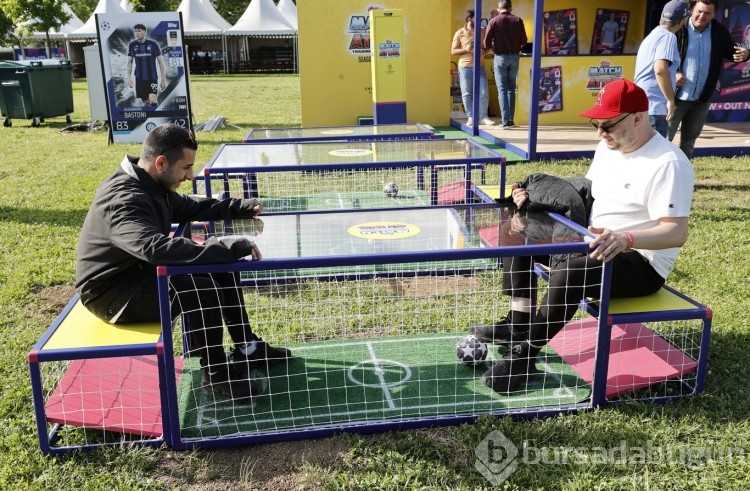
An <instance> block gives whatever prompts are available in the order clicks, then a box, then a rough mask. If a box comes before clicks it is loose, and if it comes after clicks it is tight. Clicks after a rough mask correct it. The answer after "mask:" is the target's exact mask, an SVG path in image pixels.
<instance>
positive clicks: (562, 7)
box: [297, 0, 647, 126]
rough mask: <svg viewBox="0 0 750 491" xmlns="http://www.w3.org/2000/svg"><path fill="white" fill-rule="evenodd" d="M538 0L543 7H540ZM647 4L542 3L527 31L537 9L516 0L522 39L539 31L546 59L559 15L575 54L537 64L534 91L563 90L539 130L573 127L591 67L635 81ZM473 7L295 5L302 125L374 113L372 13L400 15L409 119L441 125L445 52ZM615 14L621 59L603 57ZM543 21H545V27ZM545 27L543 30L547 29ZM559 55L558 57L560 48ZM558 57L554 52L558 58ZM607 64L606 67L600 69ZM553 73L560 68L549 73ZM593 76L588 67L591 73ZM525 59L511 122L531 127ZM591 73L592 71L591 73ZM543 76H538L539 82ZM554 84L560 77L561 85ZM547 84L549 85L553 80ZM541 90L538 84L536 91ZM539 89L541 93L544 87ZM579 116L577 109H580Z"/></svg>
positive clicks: (456, 3) (420, 2)
mask: <svg viewBox="0 0 750 491" xmlns="http://www.w3.org/2000/svg"><path fill="white" fill-rule="evenodd" d="M538 1H541V0H538ZM646 3H647V2H645V1H643V0H641V1H636V2H626V3H622V4H621V5H620V4H618V5H617V6H614V7H607V6H605V5H603V3H602V2H601V1H600V0H578V1H576V2H570V1H569V0H545V2H544V15H543V19H541V20H540V24H541V25H539V26H536V25H534V14H535V8H536V2H533V1H517V2H514V5H513V14H515V15H518V16H519V17H521V18H522V19H523V21H524V24H525V26H526V33H527V37H528V39H529V41H532V40H534V38H535V36H534V33H535V30H539V31H540V32H541V36H540V38H541V39H542V45H543V48H544V49H543V52H545V53H546V52H547V51H550V52H551V51H552V50H553V48H554V49H557V48H555V44H554V43H555V42H559V41H560V40H559V39H557V38H556V37H555V36H557V35H558V33H557V32H556V31H555V32H553V31H554V29H553V28H555V27H556V24H557V23H556V20H557V19H558V18H564V20H565V21H566V27H567V28H568V32H571V33H573V32H574V34H575V42H574V45H575V49H574V50H570V51H571V52H572V51H575V52H576V54H568V55H565V56H562V55H554V56H553V55H543V56H542V58H541V66H542V67H549V68H550V69H549V73H548V77H547V80H537V81H535V85H540V87H536V89H535V90H540V91H542V90H545V91H546V92H554V90H553V91H550V90H548V89H549V88H550V87H552V88H555V87H557V86H558V85H557V84H558V82H559V87H561V89H562V90H561V96H562V103H561V105H560V107H559V108H558V107H557V105H558V103H557V101H556V99H554V98H553V97H552V96H553V95H554V93H551V94H549V95H548V97H549V98H550V99H552V101H551V102H550V101H545V105H546V103H547V102H549V103H550V105H549V107H548V109H551V110H548V111H544V106H542V107H541V111H540V113H539V123H540V124H556V123H563V122H565V123H577V122H579V121H580V118H579V117H578V116H577V112H578V108H579V107H582V108H585V107H586V106H587V105H588V104H590V103H591V98H590V96H591V94H595V91H593V90H588V89H581V87H586V84H588V79H589V78H591V77H592V75H591V74H590V70H591V68H590V67H599V68H598V70H599V71H601V72H602V73H605V72H607V71H611V70H614V68H612V67H622V70H623V71H622V75H623V76H625V77H627V78H632V77H633V67H634V63H635V54H636V52H637V50H638V45H639V43H640V41H641V40H642V39H643V31H644V25H645V23H646V20H645V19H646ZM473 8H474V1H473V0H387V1H383V2H382V3H373V2H371V1H369V0H326V1H325V2H321V1H319V0H298V2H297V13H298V23H299V32H298V34H299V60H300V90H301V96H302V125H303V126H334V125H352V124H357V118H358V117H360V116H372V115H373V82H372V80H373V79H372V67H371V66H370V64H371V48H372V46H371V42H370V34H371V33H370V27H371V26H370V11H373V10H375V11H377V10H399V11H401V12H402V15H403V32H402V35H403V47H404V49H403V55H404V56H407V57H408V60H409V61H408V63H406V64H405V66H404V74H405V83H404V91H405V94H406V96H405V97H406V103H407V107H408V114H407V118H408V120H407V122H409V123H417V122H419V123H427V124H431V125H434V126H444V125H447V124H448V121H449V118H450V112H451V108H452V105H451V102H452V96H451V85H452V82H453V80H452V78H451V71H452V68H453V65H452V62H454V61H455V58H454V57H452V56H451V54H450V47H451V40H452V39H453V33H454V32H456V30H458V29H459V28H461V26H463V24H464V19H465V16H466V11H467V10H469V9H473ZM495 8H497V2H496V1H492V0H488V1H485V2H482V15H481V17H482V24H485V25H486V23H487V22H488V21H489V18H490V11H491V10H492V9H495ZM612 14H614V17H615V19H616V21H617V22H619V24H620V26H619V31H618V33H617V36H619V38H621V39H619V43H620V44H621V48H620V49H619V50H618V51H619V52H612V53H603V52H597V53H594V54H592V53H593V52H594V51H601V49H600V47H601V45H602V43H604V41H605V36H604V32H605V29H604V27H603V23H604V22H606V21H609V20H610V19H609V17H610V16H612ZM545 23H546V24H545ZM545 29H546V31H545ZM563 51H564V50H563ZM559 52H561V51H558V53H559ZM493 59H494V54H493V53H486V54H485V58H484V63H485V67H486V72H487V79H488V85H489V89H490V116H493V117H496V116H498V115H499V107H498V101H497V88H496V85H495V77H494V72H493ZM603 61H604V62H606V61H608V62H609V63H610V66H609V67H608V66H604V65H602V62H603ZM555 67H558V69H556V68H555ZM595 71H596V70H594V72H595ZM530 73H531V58H530V57H528V56H523V57H522V58H521V68H520V71H519V81H518V84H519V93H518V98H517V101H516V117H515V121H516V123H519V124H524V123H527V122H528V112H529V101H530V97H531V93H532V92H531V89H530V84H531V80H530ZM592 73H593V72H592ZM543 75H544V72H542V76H543ZM558 77H559V79H558ZM550 79H551V81H550ZM537 83H538V84H537ZM544 84H546V87H542V86H541V85H544ZM581 110H583V109H581Z"/></svg>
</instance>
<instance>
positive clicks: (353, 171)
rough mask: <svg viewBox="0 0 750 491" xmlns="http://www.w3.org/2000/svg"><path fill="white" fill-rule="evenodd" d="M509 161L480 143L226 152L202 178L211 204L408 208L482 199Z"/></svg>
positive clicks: (270, 146)
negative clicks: (492, 168)
mask: <svg viewBox="0 0 750 491" xmlns="http://www.w3.org/2000/svg"><path fill="white" fill-rule="evenodd" d="M489 164H497V166H498V169H497V175H498V182H494V183H493V184H499V185H500V189H504V183H505V157H503V156H502V155H500V154H498V153H496V152H494V151H492V150H490V149H489V148H487V147H485V146H483V145H481V144H479V143H477V142H474V141H473V140H406V141H328V142H303V143H259V144H254V145H244V144H223V145H221V146H220V147H219V149H218V150H217V151H216V153H215V154H214V155H213V156H212V157H211V159H210V160H209V162H208V163H206V165H205V166H204V167H203V168H202V169H201V170H200V171H199V172H198V173H197V176H196V179H195V181H194V190H195V192H197V193H200V192H201V191H200V188H201V187H203V188H204V192H205V195H206V196H209V197H216V196H222V195H235V196H245V197H252V198H259V199H261V200H262V201H263V203H264V207H265V208H266V210H268V211H305V210H313V209H316V210H321V209H332V208H403V207H407V206H422V205H437V204H443V205H447V204H455V203H463V202H470V201H472V200H473V199H474V189H473V186H474V185H475V184H476V185H481V184H485V180H486V169H487V166H488V165H489Z"/></svg>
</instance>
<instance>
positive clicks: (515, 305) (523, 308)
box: [510, 297, 531, 314]
mask: <svg viewBox="0 0 750 491" xmlns="http://www.w3.org/2000/svg"><path fill="white" fill-rule="evenodd" d="M510 310H515V311H517V312H526V313H527V314H530V313H531V299H530V298H523V297H518V298H511V299H510Z"/></svg>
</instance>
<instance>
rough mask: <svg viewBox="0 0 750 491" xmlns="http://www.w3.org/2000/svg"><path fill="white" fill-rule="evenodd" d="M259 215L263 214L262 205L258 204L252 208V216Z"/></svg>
mask: <svg viewBox="0 0 750 491" xmlns="http://www.w3.org/2000/svg"><path fill="white" fill-rule="evenodd" d="M261 213H263V204H262V203H258V204H257V205H255V206H253V216H258V215H260V214H261Z"/></svg>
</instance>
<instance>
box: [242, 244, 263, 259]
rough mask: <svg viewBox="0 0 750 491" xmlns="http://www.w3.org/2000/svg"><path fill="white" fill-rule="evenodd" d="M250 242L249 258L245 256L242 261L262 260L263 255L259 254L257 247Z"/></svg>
mask: <svg viewBox="0 0 750 491" xmlns="http://www.w3.org/2000/svg"><path fill="white" fill-rule="evenodd" d="M248 242H250V247H251V249H252V251H253V252H252V253H251V254H250V255H249V256H245V257H243V258H242V259H245V260H246V261H253V260H258V259H263V255H262V254H261V253H260V249H258V246H257V245H256V244H255V242H252V241H248Z"/></svg>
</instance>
